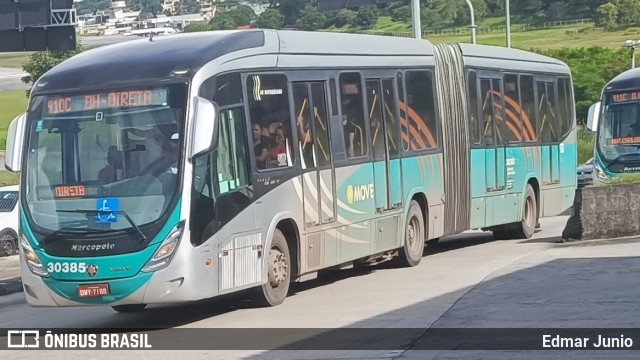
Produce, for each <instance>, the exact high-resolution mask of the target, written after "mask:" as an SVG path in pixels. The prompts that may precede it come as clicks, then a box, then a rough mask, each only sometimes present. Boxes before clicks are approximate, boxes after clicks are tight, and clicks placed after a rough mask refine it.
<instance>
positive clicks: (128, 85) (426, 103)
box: [7, 30, 577, 311]
mask: <svg viewBox="0 0 640 360" xmlns="http://www.w3.org/2000/svg"><path fill="white" fill-rule="evenodd" d="M97 69H100V70H99V71H97ZM572 89H573V87H572V80H571V74H570V72H569V68H568V67H567V66H566V65H565V64H564V63H562V62H560V61H558V60H555V59H551V58H548V57H544V56H540V55H537V54H533V53H528V52H524V51H519V50H513V49H504V48H497V47H489V46H477V45H466V44H450V45H447V44H431V43H429V42H428V41H421V40H416V39H403V38H392V37H380V36H369V35H355V34H332V33H321V32H296V31H272V30H244V31H220V32H202V33H192V34H179V35H175V36H171V37H166V38H154V39H153V41H148V40H134V41H130V42H125V43H121V44H117V45H111V46H105V47H101V48H97V49H94V50H90V51H87V52H85V53H82V54H79V55H77V56H75V57H73V58H71V59H69V60H67V61H65V62H64V63H62V64H60V65H58V66H56V67H55V68H53V69H52V70H50V71H49V72H48V73H46V74H45V75H44V76H43V77H42V78H41V79H40V80H39V81H38V82H37V83H36V84H35V85H34V87H33V91H32V92H31V98H30V101H29V109H28V111H27V113H26V114H24V115H21V116H19V117H18V118H16V120H14V121H13V122H12V124H11V126H10V129H9V140H8V149H7V164H8V166H9V167H10V168H11V169H13V170H14V171H22V177H21V181H22V183H21V194H22V196H21V199H20V219H21V222H20V252H21V255H22V256H21V261H22V265H23V266H22V278H23V284H24V288H25V296H26V298H27V300H28V302H29V303H30V304H31V305H33V306H80V305H109V306H112V307H113V308H114V309H115V310H117V311H138V310H142V309H144V307H145V306H146V304H155V303H170V302H184V301H193V300H198V299H203V298H210V297H215V296H217V295H220V294H226V293H230V292H235V291H238V290H243V289H249V288H255V289H256V290H257V294H258V298H259V299H260V301H261V302H263V303H264V304H267V305H278V304H280V303H282V302H283V301H284V299H285V297H286V295H287V292H288V290H289V284H290V283H291V282H292V281H302V280H304V279H307V278H310V277H313V276H314V275H315V274H316V273H317V272H318V271H322V270H325V269H331V268H342V267H345V266H349V265H355V266H358V265H361V264H366V263H367V262H369V261H373V260H378V259H381V258H388V257H393V260H394V261H397V262H399V263H400V264H402V265H404V266H416V265H418V264H419V262H420V260H421V258H422V255H423V251H424V246H425V242H426V241H427V240H430V239H437V238H439V237H441V236H446V235H451V234H456V233H460V232H463V231H465V230H469V229H485V230H491V231H493V233H494V235H495V236H496V237H497V238H529V237H531V236H532V234H533V233H534V229H535V227H536V224H537V222H538V218H540V217H543V216H552V215H556V214H559V213H561V212H563V211H564V210H566V209H567V208H569V207H570V206H571V204H572V202H573V194H574V190H575V187H576V174H575V169H576V157H577V150H576V128H575V116H574V100H573V92H572Z"/></svg>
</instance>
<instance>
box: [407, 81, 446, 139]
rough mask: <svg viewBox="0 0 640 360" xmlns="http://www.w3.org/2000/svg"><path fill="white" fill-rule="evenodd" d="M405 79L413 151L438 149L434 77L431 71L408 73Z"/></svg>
mask: <svg viewBox="0 0 640 360" xmlns="http://www.w3.org/2000/svg"><path fill="white" fill-rule="evenodd" d="M405 77H406V88H407V94H406V95H407V100H406V104H405V106H406V108H407V109H406V110H407V111H408V114H407V117H408V118H409V123H408V125H409V129H408V131H409V139H410V141H411V149H412V150H423V149H432V148H436V147H438V132H437V131H438V128H437V125H436V114H435V103H434V100H435V96H434V95H435V92H434V87H433V79H432V75H431V73H430V72H429V71H407V72H406V73H405ZM401 106H402V105H401ZM405 106H402V107H405Z"/></svg>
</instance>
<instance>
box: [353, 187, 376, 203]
mask: <svg viewBox="0 0 640 360" xmlns="http://www.w3.org/2000/svg"><path fill="white" fill-rule="evenodd" d="M368 199H373V184H364V185H356V186H353V185H349V186H347V203H349V204H353V203H354V202H358V201H363V200H368Z"/></svg>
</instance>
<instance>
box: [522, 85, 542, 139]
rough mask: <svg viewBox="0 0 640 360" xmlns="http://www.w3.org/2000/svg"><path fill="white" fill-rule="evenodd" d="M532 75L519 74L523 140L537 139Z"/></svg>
mask: <svg viewBox="0 0 640 360" xmlns="http://www.w3.org/2000/svg"><path fill="white" fill-rule="evenodd" d="M534 91H535V90H534V89H533V76H531V75H521V76H520V103H521V104H522V114H521V115H522V124H523V131H522V132H523V135H524V141H526V142H533V141H538V126H537V125H536V111H535V103H536V101H535V99H534Z"/></svg>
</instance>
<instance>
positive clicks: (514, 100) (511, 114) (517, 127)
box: [504, 74, 522, 143]
mask: <svg viewBox="0 0 640 360" xmlns="http://www.w3.org/2000/svg"><path fill="white" fill-rule="evenodd" d="M504 106H505V121H506V122H505V125H506V135H507V140H508V141H509V142H510V143H519V142H520V141H522V121H521V119H520V112H521V107H520V96H519V94H518V76H517V75H515V74H505V75H504Z"/></svg>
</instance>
